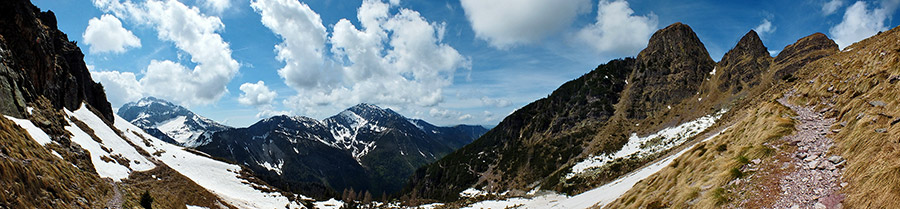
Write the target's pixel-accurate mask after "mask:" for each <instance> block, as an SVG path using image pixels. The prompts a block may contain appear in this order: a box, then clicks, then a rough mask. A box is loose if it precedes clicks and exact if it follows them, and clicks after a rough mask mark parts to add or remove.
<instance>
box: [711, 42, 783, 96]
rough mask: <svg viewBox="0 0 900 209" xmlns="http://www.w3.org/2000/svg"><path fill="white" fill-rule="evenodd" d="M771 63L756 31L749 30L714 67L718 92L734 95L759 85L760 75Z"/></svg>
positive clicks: (770, 58)
mask: <svg viewBox="0 0 900 209" xmlns="http://www.w3.org/2000/svg"><path fill="white" fill-rule="evenodd" d="M771 63H772V57H771V56H770V55H769V51H768V49H766V46H765V45H763V43H762V40H760V39H759V35H757V34H756V31H753V30H750V32H747V34H746V35H744V37H743V38H741V40H740V41H738V43H737V45H736V46H734V48H733V49H731V50H729V51H728V52H727V53H725V56H723V57H722V60H720V61H719V63H718V65H717V66H716V71H718V72H717V73H718V74H717V75H715V76H718V81H719V85H718V89H719V91H721V92H727V93H731V94H736V93H738V92H740V91H741V90H744V89H749V88H752V87H755V86H756V85H759V83H760V75H762V74H763V73H764V72H765V71H766V70H767V69H768V68H769V65H770V64H771Z"/></svg>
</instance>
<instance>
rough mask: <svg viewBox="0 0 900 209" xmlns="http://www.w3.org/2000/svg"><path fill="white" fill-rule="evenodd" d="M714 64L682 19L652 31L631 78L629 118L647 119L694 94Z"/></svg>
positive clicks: (627, 96) (628, 103)
mask: <svg viewBox="0 0 900 209" xmlns="http://www.w3.org/2000/svg"><path fill="white" fill-rule="evenodd" d="M715 65H716V63H715V61H713V60H712V58H710V57H709V53H708V52H707V51H706V47H705V46H704V45H703V43H702V42H700V38H698V37H697V34H695V33H694V31H693V30H692V29H691V27H689V26H687V25H685V24H682V23H680V22H679V23H674V24H672V25H669V26H668V27H666V28H663V29H660V30H659V31H657V32H656V33H653V36H651V37H650V42H649V43H648V44H647V48H646V49H644V50H642V51H641V52H640V54H638V56H637V59H636V64H635V68H634V71H633V72H632V73H631V75H630V76H629V77H628V80H629V81H631V82H632V83H631V84H629V85H630V87H629V88H628V89H627V90H626V91H625V92H624V93H623V95H624V96H623V97H624V98H627V100H626V101H624V103H623V105H624V106H623V107H624V108H625V109H626V110H625V114H626V117H627V118H630V119H644V118H646V117H648V116H649V114H648V112H653V111H657V110H660V109H662V108H665V107H666V106H667V105H675V104H677V103H679V102H680V101H682V100H684V99H686V98H689V97H691V96H693V95H695V94H696V93H697V91H698V90H699V89H700V85H699V84H700V83H702V82H703V80H704V78H705V77H706V75H707V74H708V73H709V72H711V71H712V70H713V68H714V67H715Z"/></svg>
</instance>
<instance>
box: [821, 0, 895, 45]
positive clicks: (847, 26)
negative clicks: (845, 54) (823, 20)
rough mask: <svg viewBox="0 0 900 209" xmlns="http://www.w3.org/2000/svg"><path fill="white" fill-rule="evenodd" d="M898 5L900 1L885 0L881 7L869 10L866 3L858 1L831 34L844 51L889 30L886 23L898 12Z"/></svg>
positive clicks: (846, 12)
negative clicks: (856, 43)
mask: <svg viewBox="0 0 900 209" xmlns="http://www.w3.org/2000/svg"><path fill="white" fill-rule="evenodd" d="M898 3H900V0H885V1H882V2H881V5H880V6H879V7H877V8H873V9H872V10H868V9H867V8H866V7H867V5H866V2H863V1H857V2H856V3H854V4H853V5H851V6H850V7H848V8H847V10H846V11H845V12H844V18H843V20H842V21H841V23H839V24H837V25H835V26H834V27H832V28H831V29H830V30H829V33H831V36H832V38H834V41H835V42H836V43H837V44H838V46H840V48H841V49H843V48H844V47H847V46H849V45H850V44H853V43H855V42H857V41H860V40H862V39H864V38H867V37H869V36H872V35H875V34H876V33H878V32H879V31H885V30H888V28H887V27H886V26H885V24H884V21H885V20H887V19H888V18H889V17H890V16H891V15H893V13H894V12H895V11H896V10H897V5H898Z"/></svg>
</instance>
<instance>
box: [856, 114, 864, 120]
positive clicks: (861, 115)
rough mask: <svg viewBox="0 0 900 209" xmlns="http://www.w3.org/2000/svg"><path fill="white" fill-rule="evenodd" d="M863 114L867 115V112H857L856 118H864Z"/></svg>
mask: <svg viewBox="0 0 900 209" xmlns="http://www.w3.org/2000/svg"><path fill="white" fill-rule="evenodd" d="M863 116H866V114H865V113H859V114H857V115H856V120H860V119H862V117H863Z"/></svg>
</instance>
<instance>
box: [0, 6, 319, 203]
mask: <svg viewBox="0 0 900 209" xmlns="http://www.w3.org/2000/svg"><path fill="white" fill-rule="evenodd" d="M82 58H83V55H82V54H81V51H80V49H79V48H78V47H77V46H76V45H75V43H74V42H69V41H68V40H67V37H66V35H65V34H63V33H62V32H60V31H59V30H57V29H56V19H55V17H54V15H53V13H52V12H49V11H48V12H40V10H39V9H38V8H37V7H35V6H34V5H32V4H31V3H29V2H28V1H24V0H11V1H3V2H2V3H0V91H2V92H3V93H2V94H0V95H2V96H0V97H2V100H0V113H2V114H3V117H0V168H2V169H0V176H2V180H0V181H2V183H0V188H2V190H3V191H4V192H2V193H0V208H123V207H124V208H137V207H140V202H141V201H142V196H144V195H148V196H150V197H152V198H153V199H154V200H153V201H152V203H151V206H152V207H154V208H183V207H185V205H196V206H203V207H212V208H286V207H290V208H299V207H300V205H299V204H298V203H299V202H300V200H296V199H298V198H302V197H298V196H295V195H284V194H282V193H280V192H279V191H278V190H277V189H273V188H270V187H268V186H267V185H266V184H265V183H263V182H260V181H259V180H258V179H255V177H253V176H252V175H250V173H249V172H246V171H244V170H243V169H242V168H241V167H239V166H237V165H232V164H227V163H224V162H220V161H216V160H213V159H211V158H208V157H205V156H202V155H198V154H194V153H192V152H189V151H186V150H183V149H182V148H181V147H177V146H174V145H170V144H168V143H165V142H163V141H161V140H158V139H156V138H155V137H152V136H150V135H148V134H146V133H143V131H142V130H140V129H139V128H137V127H134V126H132V125H131V124H129V123H128V122H127V121H125V120H124V119H121V118H120V117H118V116H116V115H113V114H112V110H111V108H110V107H109V103H108V102H107V101H106V97H105V95H104V93H103V88H102V86H100V85H99V84H98V83H95V82H93V81H92V80H91V77H90V74H89V72H88V70H87V67H86V66H85V65H84V62H83V60H82ZM289 197H290V198H289Z"/></svg>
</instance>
